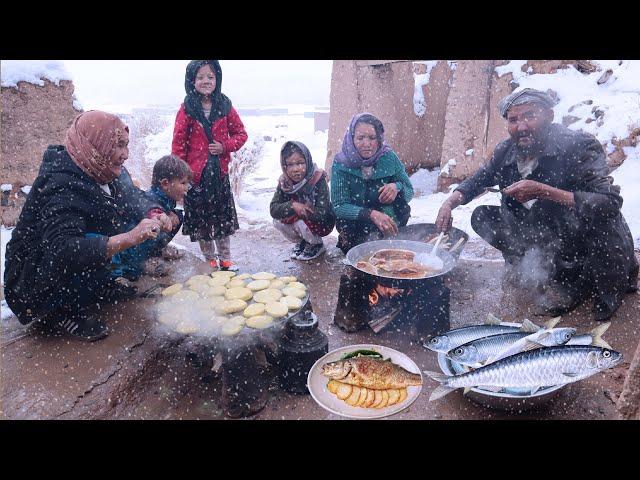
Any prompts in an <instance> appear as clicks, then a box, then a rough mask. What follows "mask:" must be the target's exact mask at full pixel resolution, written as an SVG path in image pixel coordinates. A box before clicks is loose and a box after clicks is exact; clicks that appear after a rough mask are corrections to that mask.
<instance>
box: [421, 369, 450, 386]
mask: <svg viewBox="0 0 640 480" xmlns="http://www.w3.org/2000/svg"><path fill="white" fill-rule="evenodd" d="M424 373H426V374H427V375H429V377H431V378H432V379H433V380H435V381H436V382H440V383H442V382H444V381H446V380H447V379H449V375H445V374H444V373H440V372H430V371H429V370H425V371H424Z"/></svg>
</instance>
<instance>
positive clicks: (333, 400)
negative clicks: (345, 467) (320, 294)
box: [307, 344, 422, 419]
mask: <svg viewBox="0 0 640 480" xmlns="http://www.w3.org/2000/svg"><path fill="white" fill-rule="evenodd" d="M307 386H308V388H309V392H310V393H311V396H312V398H313V399H314V400H315V401H316V402H317V403H318V404H319V405H320V406H321V407H323V408H324V409H326V410H328V411H329V412H332V413H335V414H337V415H341V416H343V417H348V418H364V419H372V418H382V417H387V416H389V415H394V414H396V413H398V412H401V411H402V410H404V409H406V408H407V407H409V405H411V404H412V403H413V402H414V401H415V399H416V398H417V397H418V395H419V394H420V391H421V390H422V374H421V373H420V368H418V366H417V365H416V364H415V362H413V360H411V359H410V358H409V357H408V356H407V355H405V354H404V353H402V352H399V351H397V350H394V349H392V348H388V347H383V346H381V345H371V344H365V345H350V346H348V347H342V348H338V349H336V350H333V351H331V352H329V353H328V354H326V355H325V356H324V357H322V358H320V359H319V360H318V361H317V362H316V363H315V364H314V365H313V367H312V368H311V370H310V371H309V376H308V379H307Z"/></svg>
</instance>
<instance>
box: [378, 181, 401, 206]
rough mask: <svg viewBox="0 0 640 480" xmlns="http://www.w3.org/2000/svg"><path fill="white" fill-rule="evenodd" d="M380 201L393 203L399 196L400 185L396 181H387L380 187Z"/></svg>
mask: <svg viewBox="0 0 640 480" xmlns="http://www.w3.org/2000/svg"><path fill="white" fill-rule="evenodd" d="M378 193H379V194H380V196H379V197H378V200H380V203H384V204H389V203H393V202H394V201H395V200H396V197H397V196H398V186H397V185H396V184H395V183H387V184H386V185H383V186H382V187H380V188H379V189H378Z"/></svg>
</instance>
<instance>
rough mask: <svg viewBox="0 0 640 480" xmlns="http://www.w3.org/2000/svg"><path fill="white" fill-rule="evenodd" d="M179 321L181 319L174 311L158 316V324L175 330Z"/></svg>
mask: <svg viewBox="0 0 640 480" xmlns="http://www.w3.org/2000/svg"><path fill="white" fill-rule="evenodd" d="M179 321H180V318H179V317H178V316H177V315H176V314H175V312H172V311H168V312H165V313H161V314H160V315H158V322H160V323H161V324H163V325H167V326H168V327H171V328H175V326H176V325H177V324H178V322H179Z"/></svg>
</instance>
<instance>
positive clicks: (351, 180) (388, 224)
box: [331, 113, 413, 253]
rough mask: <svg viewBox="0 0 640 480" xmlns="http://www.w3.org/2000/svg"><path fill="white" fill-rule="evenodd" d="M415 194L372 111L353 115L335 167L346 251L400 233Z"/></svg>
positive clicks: (334, 200)
mask: <svg viewBox="0 0 640 480" xmlns="http://www.w3.org/2000/svg"><path fill="white" fill-rule="evenodd" d="M411 198H413V187H412V185H411V181H410V180H409V176H408V175H407V172H406V171H405V168H404V165H403V164H402V162H401V161H400V159H399V158H398V156H397V155H396V153H395V152H394V151H393V150H392V149H391V147H389V146H388V145H387V144H386V143H385V142H384V127H383V125H382V122H381V121H380V120H379V119H378V118H376V117H375V116H373V115H371V114H370V113H360V114H357V115H355V116H354V117H353V118H352V119H351V123H350V124H349V129H348V130H347V132H346V133H345V136H344V140H343V142H342V151H341V152H339V153H338V154H337V155H336V156H335V158H334V160H333V167H332V170H331V202H332V204H333V207H334V210H335V213H336V217H337V219H336V229H337V230H338V234H339V237H338V247H339V248H340V249H341V250H342V251H343V252H344V253H347V252H348V251H349V250H350V249H351V248H352V247H354V246H356V245H359V244H361V243H363V242H366V241H369V240H377V239H381V238H383V237H386V236H392V235H396V234H397V233H398V227H400V226H404V225H406V224H407V222H408V221H409V217H410V214H411V208H410V207H409V202H410V201H411Z"/></svg>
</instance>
